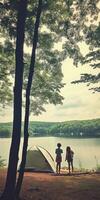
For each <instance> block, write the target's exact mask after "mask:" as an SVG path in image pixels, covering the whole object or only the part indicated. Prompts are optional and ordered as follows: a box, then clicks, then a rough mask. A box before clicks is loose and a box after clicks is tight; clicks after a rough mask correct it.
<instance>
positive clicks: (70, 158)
mask: <svg viewBox="0 0 100 200" xmlns="http://www.w3.org/2000/svg"><path fill="white" fill-rule="evenodd" d="M73 156H74V152H73V151H72V150H71V148H70V146H67V147H66V157H65V161H66V160H67V162H68V170H69V174H70V170H71V168H72V172H73V170H74V168H73Z"/></svg>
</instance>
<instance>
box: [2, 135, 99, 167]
mask: <svg viewBox="0 0 100 200" xmlns="http://www.w3.org/2000/svg"><path fill="white" fill-rule="evenodd" d="M10 142H11V140H10V139H0V156H1V157H2V158H3V159H5V160H6V164H7V163H8V155H9V149H10ZM22 142H23V139H22V140H21V146H20V155H19V157H20V158H21V150H22ZM58 142H60V143H61V144H62V149H63V162H62V166H66V162H65V150H66V146H71V147H72V149H73V151H74V153H75V154H74V166H75V167H77V168H80V166H81V167H82V168H86V169H93V168H95V167H96V165H97V164H100V138H92V139H70V138H59V137H39V138H30V139H29V145H28V146H29V147H32V146H34V145H41V146H42V147H44V148H46V149H47V150H48V151H49V152H50V153H51V155H52V156H53V157H54V159H55V148H56V144H57V143H58Z"/></svg>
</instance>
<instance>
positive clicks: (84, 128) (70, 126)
mask: <svg viewBox="0 0 100 200" xmlns="http://www.w3.org/2000/svg"><path fill="white" fill-rule="evenodd" d="M11 129H12V123H0V137H10V136H11ZM29 135H30V136H58V137H72V138H74V137H80V138H84V137H100V119H93V120H75V121H66V122H32V121H31V122H30V124H29ZM22 136H23V133H22Z"/></svg>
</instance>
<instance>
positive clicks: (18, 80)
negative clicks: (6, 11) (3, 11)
mask: <svg viewBox="0 0 100 200" xmlns="http://www.w3.org/2000/svg"><path fill="white" fill-rule="evenodd" d="M26 7H27V0H22V1H20V2H19V4H18V21H17V39H16V52H15V55H16V69H15V86H14V119H13V131H12V143H11V148H10V155H9V165H8V172H7V179H6V184H5V189H4V192H3V195H2V197H1V198H0V199H2V200H3V199H4V200H9V199H10V200H14V199H15V186H16V174H17V163H18V153H19V145H20V136H21V114H22V113H21V112H22V84H23V44H24V28H25V18H26Z"/></svg>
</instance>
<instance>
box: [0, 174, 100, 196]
mask: <svg viewBox="0 0 100 200" xmlns="http://www.w3.org/2000/svg"><path fill="white" fill-rule="evenodd" d="M5 178H6V171H5V170H0V193H2V191H3V188H4V183H5ZM20 196H21V199H22V200H100V174H99V173H98V174H97V173H78V172H75V173H73V174H71V175H68V174H67V172H64V173H61V175H56V174H50V173H30V172H25V174H24V180H23V185H22V190H21V195H20Z"/></svg>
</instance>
